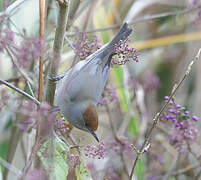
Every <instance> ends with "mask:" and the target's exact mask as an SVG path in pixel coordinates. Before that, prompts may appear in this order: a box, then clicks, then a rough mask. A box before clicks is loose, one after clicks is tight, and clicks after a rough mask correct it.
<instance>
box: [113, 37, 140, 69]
mask: <svg viewBox="0 0 201 180" xmlns="http://www.w3.org/2000/svg"><path fill="white" fill-rule="evenodd" d="M114 49H115V53H116V54H117V57H118V58H115V57H113V58H112V63H111V64H112V65H116V66H119V65H124V64H125V63H126V62H128V61H130V60H133V61H136V62H138V55H137V51H136V49H135V48H131V47H129V46H128V39H127V40H125V41H122V40H120V41H119V43H117V44H116V45H115V47H114Z"/></svg>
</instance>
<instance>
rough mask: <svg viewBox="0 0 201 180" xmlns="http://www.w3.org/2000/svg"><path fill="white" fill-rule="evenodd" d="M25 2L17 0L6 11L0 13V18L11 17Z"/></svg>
mask: <svg viewBox="0 0 201 180" xmlns="http://www.w3.org/2000/svg"><path fill="white" fill-rule="evenodd" d="M25 1H27V0H17V1H15V2H14V3H12V4H11V5H10V6H9V7H7V9H6V10H5V11H3V12H0V17H1V16H11V15H12V14H14V13H15V12H16V10H17V9H18V8H19V7H20V6H21V5H22V4H23V3H24V2H25Z"/></svg>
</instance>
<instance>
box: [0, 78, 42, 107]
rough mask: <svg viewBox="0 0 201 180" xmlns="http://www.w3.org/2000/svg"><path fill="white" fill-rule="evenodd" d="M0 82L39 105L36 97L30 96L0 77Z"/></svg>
mask: <svg viewBox="0 0 201 180" xmlns="http://www.w3.org/2000/svg"><path fill="white" fill-rule="evenodd" d="M0 83H2V84H4V85H6V86H8V87H9V88H11V89H13V90H15V91H17V92H18V93H20V94H22V95H23V96H25V97H27V98H28V99H30V100H32V101H33V102H34V103H36V104H37V105H40V102H39V101H38V100H37V99H35V98H34V97H32V96H31V95H29V94H27V93H26V92H24V91H23V90H21V89H19V88H17V87H15V86H14V85H12V84H10V83H8V82H6V81H4V80H2V79H0Z"/></svg>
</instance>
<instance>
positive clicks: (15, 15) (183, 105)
mask: <svg viewBox="0 0 201 180" xmlns="http://www.w3.org/2000/svg"><path fill="white" fill-rule="evenodd" d="M69 2H70V4H69V9H68V25H67V28H66V39H65V41H64V47H63V51H62V56H61V60H60V64H59V73H58V74H62V73H64V72H66V71H67V70H68V68H70V66H71V65H72V63H74V60H75V53H74V51H73V49H72V47H70V45H71V46H73V47H74V48H76V47H77V46H76V44H78V43H79V44H81V45H82V46H81V48H80V49H79V51H77V52H79V53H80V54H78V57H77V59H76V60H77V61H78V60H83V59H85V58H86V57H87V56H88V55H89V54H91V53H93V52H94V51H96V50H97V49H98V48H99V46H102V45H104V44H105V43H107V42H109V41H110V40H111V39H112V38H113V37H114V36H115V34H116V33H117V32H118V30H119V28H120V26H121V25H122V24H123V22H127V23H128V24H129V27H130V28H132V29H133V32H132V34H131V36H130V37H129V47H132V48H135V49H136V51H137V55H138V61H139V62H135V61H132V60H131V61H128V62H126V63H125V64H123V65H117V64H116V65H115V64H114V65H113V66H112V67H111V70H110V75H109V80H108V83H107V85H106V88H105V91H104V93H103V97H102V99H101V100H100V102H99V105H98V114H99V128H98V130H97V134H98V136H99V139H100V140H101V143H100V144H97V142H95V140H94V138H93V137H92V136H91V135H90V134H88V133H85V132H82V131H80V130H78V129H76V128H73V129H72V130H71V127H70V125H69V124H68V123H67V122H64V121H63V120H61V121H62V122H61V123H63V124H62V125H63V126H64V128H67V130H66V131H65V132H62V133H61V134H63V136H65V135H66V134H68V136H67V138H66V140H67V142H69V137H71V138H70V142H69V144H70V145H72V142H71V141H72V139H73V142H74V143H75V144H76V145H77V146H80V147H81V148H80V152H79V153H77V152H75V151H74V150H72V151H71V149H70V150H69V149H68V150H66V151H67V152H68V153H67V154H68V158H69V157H71V155H72V154H74V155H73V156H72V157H71V159H68V160H66V159H65V161H62V163H64V164H65V163H66V164H65V165H64V164H63V165H61V166H63V167H66V168H67V169H65V168H64V169H63V172H59V173H61V174H62V173H63V174H64V175H63V174H62V175H63V176H61V177H60V179H65V177H66V176H67V177H68V179H73V178H74V179H76V178H75V177H77V179H79V178H80V179H96V180H99V179H100V180H102V179H105V180H106V179H107V180H110V179H111V180H122V179H129V176H130V172H131V169H132V167H133V162H134V160H135V158H136V152H135V150H134V147H136V148H140V147H141V146H142V144H143V142H144V140H145V137H146V134H147V130H148V129H149V128H150V127H151V125H152V123H153V117H154V116H155V114H156V113H157V112H159V111H160V109H161V108H162V106H163V105H164V104H165V102H166V101H167V99H168V97H166V96H169V95H170V93H171V92H172V90H173V87H174V85H175V84H176V83H178V82H179V80H180V79H181V78H182V77H183V76H184V74H185V72H186V70H187V67H188V65H189V64H190V62H191V61H192V60H193V59H194V58H195V56H196V55H197V53H198V50H199V48H201V1H200V0H179V1H175V0H110V1H106V0H96V1H95V0H71V1H69ZM58 9H59V8H58V3H57V1H54V0H49V1H48V6H47V16H46V28H45V47H44V44H43V43H44V42H41V41H40V39H39V38H38V37H39V26H40V22H39V17H40V16H39V2H38V1H36V0H15V1H14V0H0V11H1V12H0V79H3V80H6V81H8V82H10V83H12V84H13V85H15V86H16V87H18V88H20V89H22V90H24V91H25V92H27V93H28V94H30V95H33V94H35V96H36V97H37V89H38V73H39V69H38V58H39V56H40V55H41V49H43V51H42V53H43V54H44V57H45V58H44V72H43V77H44V90H43V93H44V95H45V91H46V89H45V86H46V84H47V72H48V69H49V63H50V59H51V58H52V57H53V55H52V54H53V44H54V38H55V29H56V27H57V21H58V20H57V18H58ZM69 44H70V45H69ZM84 53H87V55H86V56H85V55H84ZM200 67H201V61H200V60H199V61H196V63H195V65H194V66H192V71H191V73H190V74H189V76H188V77H187V78H186V80H185V81H184V82H183V84H182V85H181V86H180V87H179V89H178V91H177V92H176V94H175V96H174V99H173V100H172V101H171V102H170V103H169V105H168V107H167V109H166V110H165V112H164V113H162V115H161V116H160V120H161V121H160V122H159V124H158V125H157V127H156V128H155V129H154V131H153V134H152V136H151V138H150V147H149V149H147V150H146V153H144V154H143V155H142V156H141V158H140V159H139V160H138V163H137V166H136V168H135V173H134V176H133V177H132V179H139V180H144V179H147V180H160V179H162V180H188V179H195V180H196V179H197V180H199V179H201V164H200V161H201V147H200V145H201V140H200V129H201V123H200V117H201V111H200V110H201V109H200V108H201V93H200V90H199V89H201V79H200V78H199V77H201V74H200V73H201V71H200V70H199V68H200ZM89 88H90V87H89ZM32 91H33V92H32ZM0 92H1V94H0V123H1V126H0V158H1V159H0V179H6V178H5V176H4V177H3V172H5V169H6V168H8V169H9V172H8V173H7V174H8V175H7V179H17V178H18V176H20V174H21V172H22V170H23V167H24V166H25V162H27V159H28V157H29V155H30V152H31V151H32V146H33V142H34V137H35V124H34V121H35V119H34V118H37V117H36V116H34V112H33V111H34V110H35V109H36V107H35V106H34V105H33V104H32V103H30V102H26V103H25V102H23V100H24V99H25V98H24V97H22V96H21V95H20V94H18V93H17V92H15V91H13V90H11V89H8V88H7V87H6V86H4V85H3V84H0ZM23 109H25V110H23ZM25 111H26V112H25ZM27 119H28V120H30V119H31V122H30V121H28V120H27ZM58 119H61V117H59V118H58V117H57V120H58ZM59 121H60V120H59ZM69 127H70V128H69ZM58 129H59V128H58ZM75 144H74V145H75ZM88 146H89V147H88ZM87 148H88V149H87ZM101 153H102V154H101ZM39 157H40V158H41V160H42V161H43V160H44V159H42V158H44V157H43V155H40V156H39ZM71 161H72V162H71ZM44 162H46V161H44ZM69 162H71V163H72V164H74V166H73V168H74V169H77V170H76V173H75V174H74V175H72V172H71V171H70V170H71V169H73V168H72V167H71V166H72V165H70V164H69ZM6 163H8V164H7V165H6ZM1 164H2V165H1ZM43 166H44V167H45V168H44V169H45V172H46V173H45V175H44V176H43V175H41V172H38V171H36V170H35V169H34V168H33V169H34V170H35V171H33V172H32V174H35V175H34V176H35V177H36V175H38V174H40V175H38V176H37V177H38V179H45V178H47V174H49V171H48V170H47V169H48V168H50V167H49V165H48V164H47V163H43ZM5 167H6V168H5ZM60 168H61V167H60ZM47 172H48V173H47ZM64 172H65V173H64ZM55 173H56V174H57V173H58V172H55ZM67 174H68V175H67ZM83 174H84V175H83ZM86 174H87V175H86ZM56 177H57V175H56ZM78 177H79V178H78ZM29 178H30V177H27V179H29ZM57 178H58V177H57ZM30 179H31V178H30ZM47 179H48V178H47ZM49 179H51V178H50V177H49ZM58 179H59V178H58Z"/></svg>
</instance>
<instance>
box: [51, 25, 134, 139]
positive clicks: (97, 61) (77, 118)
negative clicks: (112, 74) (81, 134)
mask: <svg viewBox="0 0 201 180" xmlns="http://www.w3.org/2000/svg"><path fill="white" fill-rule="evenodd" d="M131 32H132V29H131V28H129V27H128V24H127V23H124V24H123V25H122V27H121V28H120V30H119V32H118V33H117V34H116V36H115V37H114V38H113V39H112V40H111V41H110V42H108V43H107V44H105V45H104V46H102V47H101V48H100V49H98V50H97V51H96V52H94V53H93V54H91V55H90V56H88V57H87V58H86V59H85V60H82V61H79V62H78V63H77V64H75V65H74V66H73V67H72V68H71V69H69V70H68V71H67V72H66V73H65V74H63V75H59V76H57V77H52V78H51V77H50V80H54V81H59V80H61V82H60V84H59V85H58V87H57V90H56V94H55V105H56V107H58V109H59V110H60V111H61V113H62V114H63V116H64V118H65V119H66V120H67V121H69V122H70V123H71V124H72V125H73V126H75V127H76V128H78V129H80V130H83V131H86V132H89V133H90V134H92V135H93V137H94V138H95V139H96V140H97V141H98V142H99V139H98V136H97V134H96V133H95V131H96V130H97V128H98V113H97V104H98V101H99V100H100V98H101V95H102V93H103V90H104V88H105V85H106V82H107V78H108V73H109V69H110V66H111V60H112V57H113V55H115V54H116V53H115V45H117V44H118V43H119V42H120V41H125V40H126V39H127V38H128V36H129V35H130V34H131Z"/></svg>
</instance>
